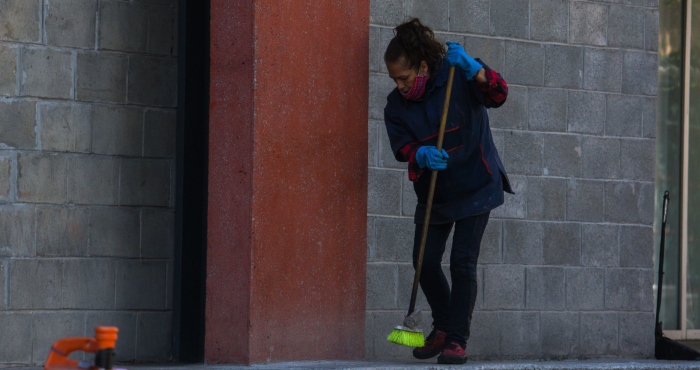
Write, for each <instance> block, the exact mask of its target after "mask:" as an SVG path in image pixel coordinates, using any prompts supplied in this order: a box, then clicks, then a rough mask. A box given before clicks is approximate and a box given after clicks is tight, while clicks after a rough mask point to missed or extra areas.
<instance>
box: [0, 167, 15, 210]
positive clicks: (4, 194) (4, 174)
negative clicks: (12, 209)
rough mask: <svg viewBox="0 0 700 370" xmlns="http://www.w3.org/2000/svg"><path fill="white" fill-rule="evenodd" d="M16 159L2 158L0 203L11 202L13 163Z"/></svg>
mask: <svg viewBox="0 0 700 370" xmlns="http://www.w3.org/2000/svg"><path fill="white" fill-rule="evenodd" d="M13 162H14V157H11V156H0V203H6V202H10V201H11V199H10V197H11V195H12V185H13V184H14V181H13V180H12V167H13V166H12V163H13Z"/></svg>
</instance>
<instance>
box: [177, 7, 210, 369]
mask: <svg viewBox="0 0 700 370" xmlns="http://www.w3.org/2000/svg"><path fill="white" fill-rule="evenodd" d="M178 55H179V59H178V104H177V106H178V116H177V204H176V225H175V257H174V263H175V279H174V284H175V289H174V296H173V305H174V315H173V320H174V325H173V355H174V357H175V360H176V361H179V362H185V363H192V362H202V361H204V309H205V292H206V250H207V177H208V166H207V163H208V151H209V145H208V143H209V1H203V0H179V15H178Z"/></svg>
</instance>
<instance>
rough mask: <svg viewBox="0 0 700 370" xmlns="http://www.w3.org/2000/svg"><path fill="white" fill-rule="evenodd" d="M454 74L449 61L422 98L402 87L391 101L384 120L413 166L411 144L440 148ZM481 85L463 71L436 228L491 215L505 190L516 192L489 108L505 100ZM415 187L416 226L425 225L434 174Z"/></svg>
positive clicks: (448, 132) (397, 150)
mask: <svg viewBox="0 0 700 370" xmlns="http://www.w3.org/2000/svg"><path fill="white" fill-rule="evenodd" d="M479 62H480V63H481V64H482V65H483V66H484V67H485V68H486V69H487V70H489V71H490V69H489V68H488V67H487V66H486V65H485V64H483V63H482V62H481V61H480V60H479ZM448 74H449V64H448V63H447V61H446V60H444V59H443V61H442V62H440V63H438V66H437V67H436V68H435V70H434V71H432V72H431V77H430V79H429V80H428V83H427V86H426V92H425V94H424V95H423V97H422V99H420V100H417V101H411V100H407V99H405V98H404V97H403V96H401V93H400V92H399V91H398V89H394V90H393V91H392V92H391V93H390V94H389V96H388V97H387V105H386V107H385V108H384V121H385V124H386V129H387V133H388V134H389V140H390V142H391V149H392V151H393V152H394V155H395V157H396V159H397V160H398V161H401V162H406V161H409V162H413V163H409V167H410V166H417V165H416V164H415V161H414V159H413V156H411V158H408V157H407V155H406V152H405V148H406V147H407V145H409V146H410V147H413V148H415V149H417V148H418V147H420V146H422V145H431V146H436V145H437V135H438V130H439V127H440V119H441V115H442V108H443V104H444V99H445V92H446V90H447V79H448ZM492 74H493V75H497V74H496V73H495V72H493V73H492ZM498 76H499V77H500V75H498ZM504 84H505V83H504ZM478 85H479V83H478V82H475V81H468V80H467V79H466V76H465V75H464V73H463V72H462V71H461V70H460V69H459V68H457V70H456V71H455V77H454V81H453V87H452V97H451V99H450V106H449V110H448V115H447V125H446V128H445V137H444V141H443V149H445V150H446V151H447V152H448V153H449V156H450V158H449V159H448V161H447V169H446V170H443V171H439V173H438V177H437V183H436V187H435V195H434V199H433V208H432V214H431V219H430V224H444V223H449V222H453V221H456V220H460V219H462V218H465V217H468V216H475V215H480V214H483V213H486V212H489V211H490V210H492V209H494V208H496V207H498V206H500V205H501V204H503V201H504V199H503V191H507V192H509V193H513V191H512V188H511V186H510V182H509V180H508V175H507V174H506V171H505V169H504V167H503V163H502V162H501V159H500V157H499V156H498V151H497V150H496V146H495V145H494V143H493V137H492V136H491V128H490V126H489V117H488V113H487V109H486V106H485V103H486V104H487V105H491V107H497V106H500V105H501V104H503V101H505V100H503V101H501V102H500V103H498V104H493V103H489V99H488V97H487V96H485V94H484V92H483V91H482V89H481V88H479V86H478ZM506 91H507V88H506ZM402 149H404V150H403V151H402ZM409 170H411V169H410V168H409ZM409 172H410V171H409ZM413 187H414V190H415V192H416V195H417V196H418V205H417V206H416V212H415V222H416V223H417V224H422V223H423V221H424V217H425V205H426V203H427V197H428V188H429V187H430V175H429V171H425V173H423V174H422V175H421V176H418V178H417V179H415V180H414V182H413Z"/></svg>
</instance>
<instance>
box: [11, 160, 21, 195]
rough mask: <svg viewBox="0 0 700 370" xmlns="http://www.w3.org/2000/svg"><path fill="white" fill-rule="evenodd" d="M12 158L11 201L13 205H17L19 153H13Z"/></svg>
mask: <svg viewBox="0 0 700 370" xmlns="http://www.w3.org/2000/svg"><path fill="white" fill-rule="evenodd" d="M11 154H14V155H12V156H11V157H10V158H11V159H10V164H11V167H10V201H12V203H17V193H18V190H19V189H18V187H19V185H18V177H19V161H18V160H17V155H18V153H17V152H16V151H13V152H11Z"/></svg>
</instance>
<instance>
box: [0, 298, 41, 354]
mask: <svg viewBox="0 0 700 370" xmlns="http://www.w3.org/2000/svg"><path fill="white" fill-rule="evenodd" d="M36 316H37V314H35V313H25V312H21V311H19V312H18V311H14V312H0V327H1V328H2V330H0V343H2V344H3V345H2V346H0V358H2V361H3V363H14V364H30V363H31V362H32V339H33V338H34V336H35V335H36V334H35V333H34V328H33V327H32V319H33V318H34V317H36ZM48 348H50V347H48Z"/></svg>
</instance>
